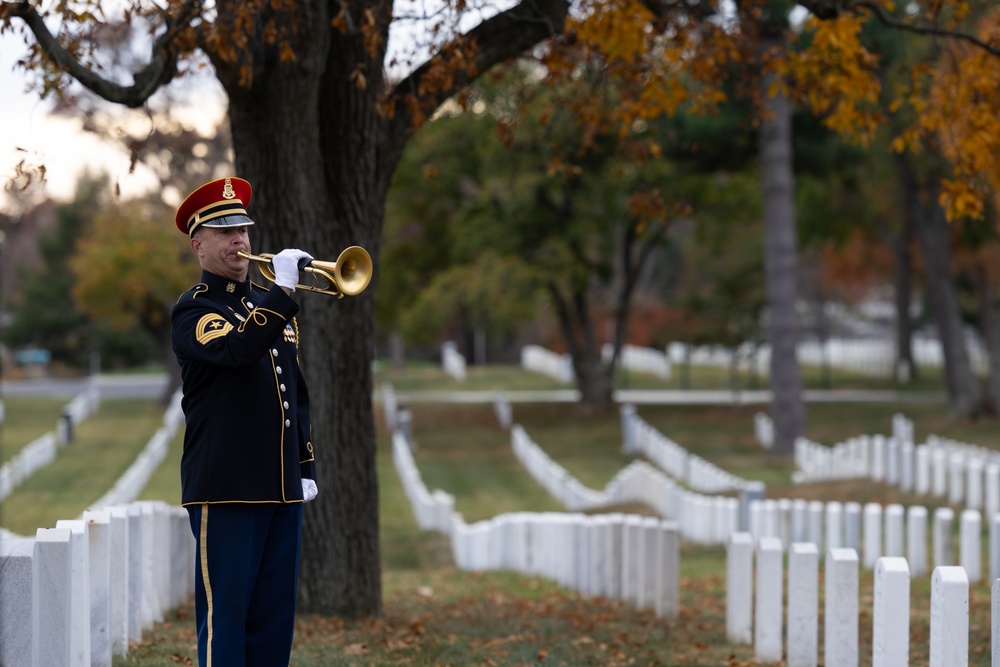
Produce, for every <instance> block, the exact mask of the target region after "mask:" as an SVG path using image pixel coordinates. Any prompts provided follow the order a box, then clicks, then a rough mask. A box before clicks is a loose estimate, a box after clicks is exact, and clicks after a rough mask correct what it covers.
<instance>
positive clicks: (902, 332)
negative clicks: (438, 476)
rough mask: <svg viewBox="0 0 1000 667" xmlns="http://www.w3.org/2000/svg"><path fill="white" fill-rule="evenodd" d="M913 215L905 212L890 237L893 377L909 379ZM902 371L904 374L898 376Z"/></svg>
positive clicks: (913, 373) (912, 371) (912, 365)
mask: <svg viewBox="0 0 1000 667" xmlns="http://www.w3.org/2000/svg"><path fill="white" fill-rule="evenodd" d="M912 221H913V218H912V217H909V216H907V220H904V221H903V228H902V229H901V230H900V231H899V233H898V234H897V235H896V237H895V238H894V239H893V240H892V264H893V279H894V281H893V282H894V283H895V285H896V290H895V292H896V299H895V307H896V378H897V380H899V379H905V381H906V382H912V381H913V380H915V379H916V378H917V375H918V374H919V369H918V368H917V364H916V362H915V361H914V359H913V318H911V317H910V301H911V300H912V299H913V251H912V248H911V246H912V243H913V222H912ZM901 373H902V374H904V375H905V378H900V375H901Z"/></svg>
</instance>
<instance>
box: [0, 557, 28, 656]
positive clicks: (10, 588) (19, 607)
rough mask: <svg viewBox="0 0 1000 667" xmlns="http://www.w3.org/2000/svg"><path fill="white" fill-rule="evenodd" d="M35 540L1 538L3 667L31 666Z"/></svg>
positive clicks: (0, 643)
mask: <svg viewBox="0 0 1000 667" xmlns="http://www.w3.org/2000/svg"><path fill="white" fill-rule="evenodd" d="M34 551H35V541H34V540H31V539H27V538H25V539H9V540H6V539H0V619H3V622H0V665H31V664H32V653H31V651H32V637H31V616H32V600H31V581H32V557H33V554H34Z"/></svg>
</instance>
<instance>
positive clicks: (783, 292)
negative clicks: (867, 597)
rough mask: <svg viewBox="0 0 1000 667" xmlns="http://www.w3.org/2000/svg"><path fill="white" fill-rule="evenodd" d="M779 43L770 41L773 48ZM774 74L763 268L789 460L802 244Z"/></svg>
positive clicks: (785, 106) (797, 424) (778, 418)
mask: <svg viewBox="0 0 1000 667" xmlns="http://www.w3.org/2000/svg"><path fill="white" fill-rule="evenodd" d="M776 44H778V42H777V41H776V40H775V41H771V42H770V45H772V46H773V45H776ZM773 83H774V77H773V75H770V74H767V75H765V76H764V77H763V80H762V82H761V85H762V96H763V106H764V109H763V119H762V120H761V123H760V134H759V136H760V154H761V172H762V173H761V180H762V188H763V204H764V234H765V236H764V239H765V246H764V265H765V271H766V281H767V312H768V337H769V340H770V343H771V418H772V419H773V421H774V446H773V448H772V451H773V452H774V453H775V454H778V455H784V456H788V455H791V454H792V452H793V451H794V447H795V440H796V439H797V438H798V437H799V436H801V435H802V433H803V430H804V429H805V407H804V403H803V399H802V375H801V373H800V370H799V359H798V355H797V347H798V339H799V327H798V318H797V316H796V313H795V304H796V300H797V291H796V283H797V282H798V240H797V235H796V230H795V192H794V190H795V177H794V175H793V173H792V107H791V103H790V102H789V100H788V98H787V97H786V96H785V95H783V94H782V93H780V92H778V93H776V94H775V95H773V96H772V95H771V93H770V90H771V87H772V84H773Z"/></svg>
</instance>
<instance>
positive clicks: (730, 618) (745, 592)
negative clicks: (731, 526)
mask: <svg viewBox="0 0 1000 667" xmlns="http://www.w3.org/2000/svg"><path fill="white" fill-rule="evenodd" d="M726 637H727V638H728V639H729V641H730V642H732V643H733V644H750V643H751V642H752V641H753V537H752V536H751V535H750V533H745V532H739V533H733V535H732V537H731V538H729V544H728V545H727V549H726Z"/></svg>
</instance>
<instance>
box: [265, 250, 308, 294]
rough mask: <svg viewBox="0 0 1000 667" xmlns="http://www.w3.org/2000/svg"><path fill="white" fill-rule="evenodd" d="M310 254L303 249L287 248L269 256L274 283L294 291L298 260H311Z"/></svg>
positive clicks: (297, 275) (297, 280) (297, 273)
mask: <svg viewBox="0 0 1000 667" xmlns="http://www.w3.org/2000/svg"><path fill="white" fill-rule="evenodd" d="M312 258H313V256H312V255H310V254H309V253H307V252H305V251H304V250H295V249H291V248H287V249H285V250H282V251H281V252H279V253H278V254H277V255H275V256H274V257H272V258H271V266H272V267H273V268H274V284H275V285H277V286H278V287H287V288H288V289H290V290H292V291H293V292H294V291H295V283H297V282H299V261H300V260H303V259H305V260H307V261H308V260H311V259H312Z"/></svg>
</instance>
